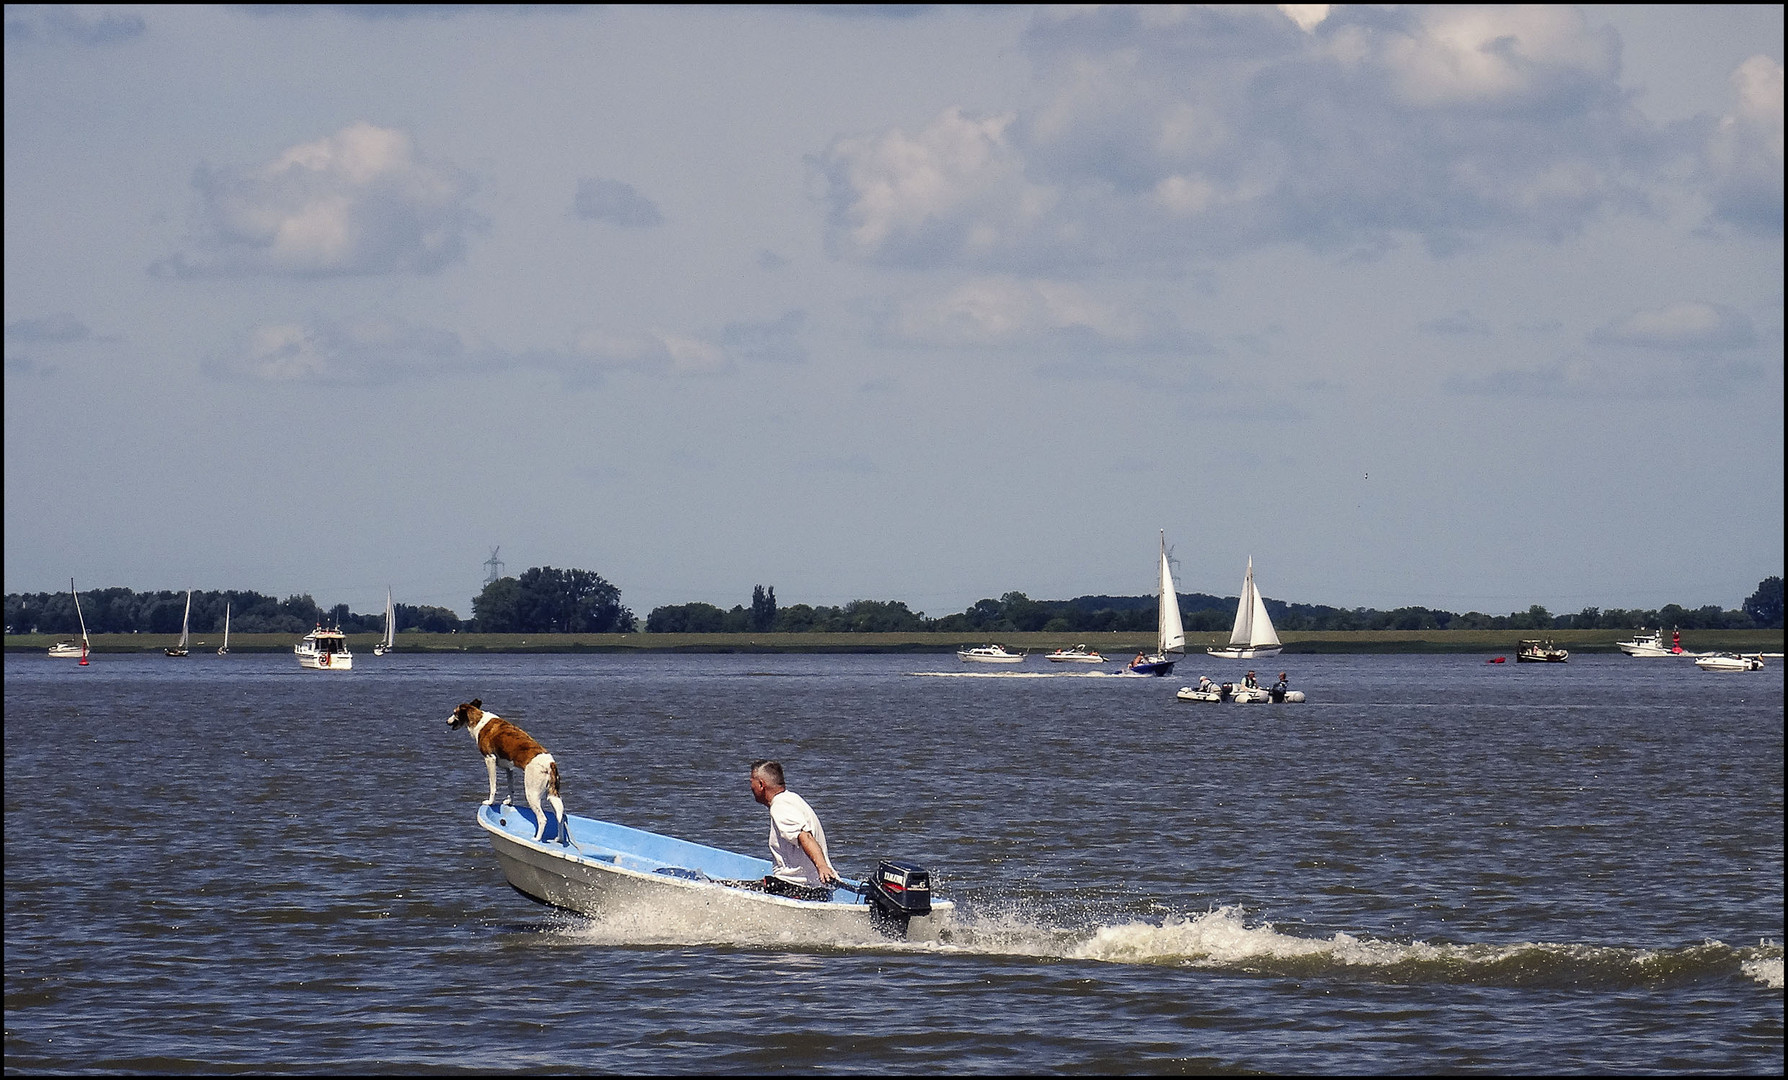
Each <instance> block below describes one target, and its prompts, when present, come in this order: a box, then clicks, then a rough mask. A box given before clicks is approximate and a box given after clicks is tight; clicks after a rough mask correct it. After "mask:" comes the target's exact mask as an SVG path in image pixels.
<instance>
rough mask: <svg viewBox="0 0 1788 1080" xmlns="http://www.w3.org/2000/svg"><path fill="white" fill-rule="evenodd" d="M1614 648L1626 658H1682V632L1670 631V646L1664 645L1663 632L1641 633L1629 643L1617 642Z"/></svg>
mask: <svg viewBox="0 0 1788 1080" xmlns="http://www.w3.org/2000/svg"><path fill="white" fill-rule="evenodd" d="M1614 645H1615V647H1616V648H1618V649H1619V650H1620V651H1621V652H1623V653H1626V654H1627V655H1628V656H1682V655H1684V654H1683V651H1682V631H1680V630H1672V631H1670V644H1668V645H1666V644H1664V631H1663V630H1662V629H1659V630H1655V631H1653V632H1652V633H1649V634H1647V633H1645V632H1644V631H1641V632H1639V633H1637V634H1634V635H1633V640H1631V641H1617V642H1615V643H1614Z"/></svg>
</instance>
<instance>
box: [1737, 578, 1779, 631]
mask: <svg viewBox="0 0 1788 1080" xmlns="http://www.w3.org/2000/svg"><path fill="white" fill-rule="evenodd" d="M1744 612H1745V614H1746V615H1749V616H1750V617H1751V621H1752V622H1754V623H1756V624H1757V625H1758V626H1759V627H1763V628H1766V629H1770V630H1780V629H1782V579H1781V578H1780V577H1766V578H1764V579H1763V580H1762V581H1760V582H1758V583H1757V591H1756V592H1754V593H1752V594H1751V598H1750V599H1749V600H1746V601H1745V604H1744Z"/></svg>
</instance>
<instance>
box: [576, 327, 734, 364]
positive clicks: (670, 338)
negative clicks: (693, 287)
mask: <svg viewBox="0 0 1788 1080" xmlns="http://www.w3.org/2000/svg"><path fill="white" fill-rule="evenodd" d="M564 362H565V363H566V364H568V365H570V368H571V371H573V372H579V373H582V374H585V375H597V374H600V373H602V372H604V371H634V372H640V373H645V374H655V373H656V374H676V375H715V374H719V373H721V372H724V371H727V370H730V369H731V367H732V360H731V358H730V357H728V356H727V354H726V350H724V349H722V348H720V347H719V346H718V345H715V344H713V343H712V342H709V341H705V340H703V339H702V338H699V337H695V336H692V335H689V334H684V333H678V332H665V331H659V330H651V331H644V332H635V333H616V332H613V331H608V330H586V331H584V332H583V333H581V334H579V335H578V337H577V340H576V342H575V343H574V344H573V346H572V349H571V351H570V354H569V355H568V356H566V357H565V358H564Z"/></svg>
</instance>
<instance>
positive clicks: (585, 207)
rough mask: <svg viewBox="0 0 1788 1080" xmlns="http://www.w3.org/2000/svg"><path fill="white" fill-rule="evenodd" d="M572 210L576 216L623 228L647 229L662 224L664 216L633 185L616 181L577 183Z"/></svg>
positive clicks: (654, 204) (581, 181)
mask: <svg viewBox="0 0 1788 1080" xmlns="http://www.w3.org/2000/svg"><path fill="white" fill-rule="evenodd" d="M572 209H573V210H574V211H575V212H576V213H577V216H578V217H583V218H589V219H591V220H592V221H603V222H607V223H608V224H610V225H619V226H621V227H622V228H625V229H649V228H652V227H653V226H656V225H662V224H664V215H663V214H662V213H659V211H658V206H657V204H656V203H654V202H653V201H652V200H651V199H648V198H646V197H645V196H644V195H641V194H640V193H639V192H638V191H636V190H635V189H634V187H633V185H632V184H626V183H622V182H621V181H619V180H579V181H578V183H577V196H576V198H574V199H573V200H572Z"/></svg>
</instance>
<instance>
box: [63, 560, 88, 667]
mask: <svg viewBox="0 0 1788 1080" xmlns="http://www.w3.org/2000/svg"><path fill="white" fill-rule="evenodd" d="M68 591H69V593H70V595H72V596H73V597H74V598H75V618H77V619H80V620H81V652H82V653H83V654H84V653H85V652H86V651H87V619H86V617H85V616H83V615H82V614H81V594H80V593H78V592H75V579H74V578H69V579H68Z"/></svg>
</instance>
